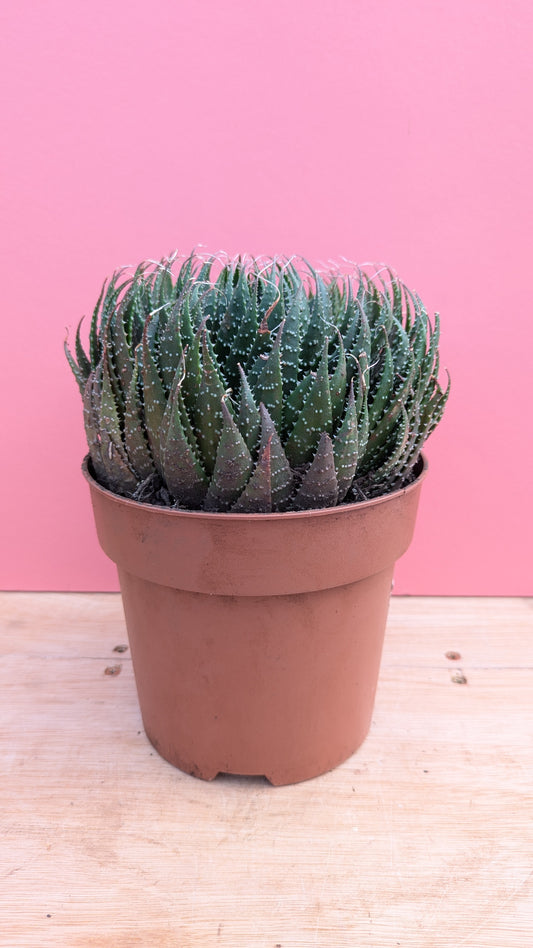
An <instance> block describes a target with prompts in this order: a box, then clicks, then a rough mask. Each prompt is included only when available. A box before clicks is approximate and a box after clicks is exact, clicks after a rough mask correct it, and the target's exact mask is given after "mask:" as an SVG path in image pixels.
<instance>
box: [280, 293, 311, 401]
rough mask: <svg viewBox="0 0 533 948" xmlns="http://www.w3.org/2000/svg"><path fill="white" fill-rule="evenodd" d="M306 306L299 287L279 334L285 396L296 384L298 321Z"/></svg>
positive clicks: (298, 359)
mask: <svg viewBox="0 0 533 948" xmlns="http://www.w3.org/2000/svg"><path fill="white" fill-rule="evenodd" d="M306 306H307V297H306V295H305V293H304V291H303V288H301V289H300V290H299V291H298V293H297V294H296V295H295V296H294V297H293V299H292V301H291V303H290V305H289V307H288V309H287V314H286V316H285V321H284V323H283V332H282V334H281V365H282V374H283V393H284V396H285V398H286V397H287V396H288V395H289V394H290V393H291V392H292V391H293V390H294V389H295V388H296V386H297V384H298V371H299V366H300V323H301V321H302V319H303V318H304V317H303V311H304V309H305V307H306Z"/></svg>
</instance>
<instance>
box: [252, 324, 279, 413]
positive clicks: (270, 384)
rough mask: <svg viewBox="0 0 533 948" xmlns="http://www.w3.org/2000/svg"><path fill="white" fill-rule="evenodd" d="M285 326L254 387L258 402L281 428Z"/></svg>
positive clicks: (277, 335)
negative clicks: (282, 359)
mask: <svg viewBox="0 0 533 948" xmlns="http://www.w3.org/2000/svg"><path fill="white" fill-rule="evenodd" d="M283 327H284V324H283V323H282V324H281V326H280V328H279V330H278V332H277V334H276V338H275V340H274V343H273V345H272V349H271V350H270V354H269V356H268V358H267V359H266V361H265V363H264V365H263V368H262V370H261V373H260V375H259V378H258V379H257V382H256V383H255V384H254V386H253V392H254V395H255V397H256V399H257V401H258V402H263V404H264V405H265V406H266V407H267V408H268V410H269V412H270V414H271V416H272V418H273V420H274V424H276V425H278V426H279V427H281V421H282V410H283V408H282V406H283V379H282V373H281V337H282V333H283Z"/></svg>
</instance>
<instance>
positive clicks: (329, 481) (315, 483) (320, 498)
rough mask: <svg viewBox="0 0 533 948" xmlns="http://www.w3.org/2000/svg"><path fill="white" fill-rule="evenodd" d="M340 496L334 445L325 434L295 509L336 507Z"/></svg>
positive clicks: (306, 474) (298, 496)
mask: <svg viewBox="0 0 533 948" xmlns="http://www.w3.org/2000/svg"><path fill="white" fill-rule="evenodd" d="M338 495H339V485H338V484H337V475H336V473H335V457H334V454H333V445H332V442H331V438H330V436H329V435H328V434H326V432H323V434H322V435H321V438H320V441H319V444H318V448H317V451H316V454H315V456H314V458H313V461H312V462H311V464H310V466H309V467H308V469H307V471H306V472H305V474H304V476H303V478H302V483H301V484H300V487H299V489H298V491H297V493H296V496H295V498H294V507H295V509H296V510H311V509H314V508H321V507H334V506H335V505H336V503H337V497H338Z"/></svg>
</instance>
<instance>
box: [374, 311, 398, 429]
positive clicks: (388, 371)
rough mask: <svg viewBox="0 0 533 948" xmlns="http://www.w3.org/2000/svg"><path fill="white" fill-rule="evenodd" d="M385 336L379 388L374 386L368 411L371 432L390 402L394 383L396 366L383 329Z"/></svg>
mask: <svg viewBox="0 0 533 948" xmlns="http://www.w3.org/2000/svg"><path fill="white" fill-rule="evenodd" d="M383 336H384V338H385V344H384V349H383V353H382V356H381V358H382V361H383V364H382V367H381V372H380V376H379V382H378V384H377V386H376V385H375V383H373V384H372V393H371V394H372V399H371V401H370V405H369V409H368V414H369V423H370V429H371V430H372V428H373V427H374V425H375V424H376V423H377V422H378V421H379V419H380V418H381V416H382V414H383V411H384V409H385V405H387V404H388V403H389V402H390V396H391V392H392V387H393V382H394V364H393V361H392V354H391V350H390V345H389V340H388V338H387V334H386V332H385V329H383Z"/></svg>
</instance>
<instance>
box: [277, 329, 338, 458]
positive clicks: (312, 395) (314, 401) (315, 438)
mask: <svg viewBox="0 0 533 948" xmlns="http://www.w3.org/2000/svg"><path fill="white" fill-rule="evenodd" d="M331 430H332V415H331V396H330V391H329V377H328V351H327V345H325V346H324V351H323V353H322V358H321V360H320V365H319V367H318V371H317V374H316V378H315V379H314V381H313V384H312V386H311V387H310V390H309V393H308V395H307V397H306V399H305V402H304V406H303V408H302V411H301V413H300V416H299V418H298V419H297V421H296V423H295V425H294V428H293V429H292V431H291V433H290V436H289V439H288V441H287V444H286V446H285V452H286V454H287V457H288V459H289V461H290V463H291V466H292V467H298V466H299V465H301V464H305V463H306V462H308V461H309V460H310V459H311V458H312V456H313V454H314V452H315V450H316V447H317V445H318V442H319V440H320V436H321V434H322V433H323V432H327V433H328V434H331Z"/></svg>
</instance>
